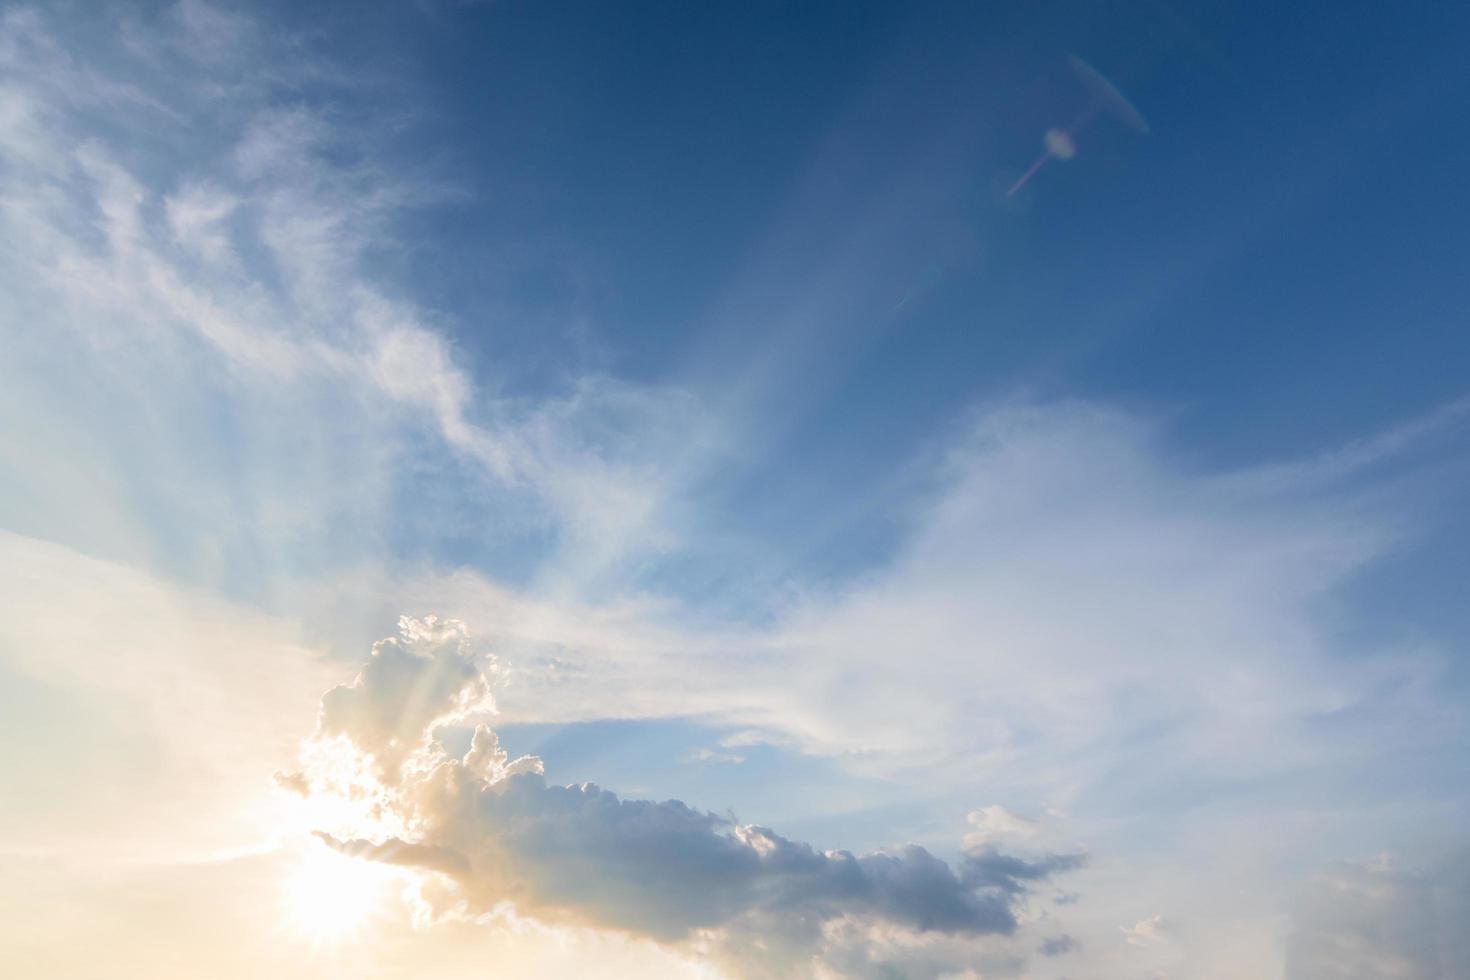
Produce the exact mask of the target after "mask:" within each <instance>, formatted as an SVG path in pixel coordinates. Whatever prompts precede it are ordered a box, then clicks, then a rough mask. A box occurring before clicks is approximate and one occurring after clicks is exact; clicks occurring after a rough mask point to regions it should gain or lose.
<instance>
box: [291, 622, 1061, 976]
mask: <svg viewBox="0 0 1470 980" xmlns="http://www.w3.org/2000/svg"><path fill="white" fill-rule="evenodd" d="M402 630H403V632H402V635H401V636H400V637H398V638H395V639H393V640H385V641H383V642H380V643H378V644H376V645H375V646H374V648H373V656H372V658H371V659H370V660H369V662H368V664H367V665H366V666H365V667H364V668H363V670H362V672H361V673H360V674H359V675H358V677H357V679H356V680H355V681H354V682H353V683H352V684H350V685H344V686H341V687H337V688H334V689H333V690H331V691H329V692H328V693H327V694H326V696H325V697H324V698H323V701H322V712H321V720H320V726H319V733H318V734H319V736H322V737H337V736H341V737H345V738H346V739H348V740H349V741H351V743H352V744H353V745H354V746H355V747H356V748H357V749H358V750H359V751H360V752H361V753H363V754H364V755H367V756H371V757H373V758H374V759H375V760H376V761H377V762H378V765H377V767H376V768H375V770H374V771H375V772H377V774H378V776H377V778H378V779H379V780H380V781H381V782H382V784H383V785H382V793H381V799H382V801H383V803H382V805H383V806H384V807H385V808H386V809H387V811H388V813H389V814H390V815H391V817H392V825H394V826H400V827H408V828H412V833H411V834H404V835H402V836H379V837H374V836H372V835H370V834H365V835H364V836H361V837H351V836H340V837H339V836H332V835H329V834H325V833H323V834H320V835H319V836H321V837H322V839H323V840H325V841H327V842H328V843H329V844H330V845H331V846H332V847H334V848H335V849H337V850H338V851H340V852H342V853H344V854H348V855H351V856H355V857H360V858H364V859H369V860H376V861H383V862H387V863H391V864H396V865H408V866H415V867H419V868H422V869H425V870H428V871H435V872H439V873H441V874H443V875H445V876H447V877H448V878H449V879H450V880H451V881H452V882H453V883H454V885H455V886H456V887H455V888H454V889H453V898H452V900H451V901H448V902H443V903H441V906H440V908H439V911H440V912H441V913H447V912H449V911H450V910H451V909H453V908H455V907H461V908H463V909H464V910H466V911H469V912H482V911H488V910H491V909H494V908H495V907H496V906H497V905H499V904H500V903H504V902H509V903H511V904H512V905H514V907H515V908H516V910H517V911H518V913H519V914H522V915H528V916H533V917H536V918H539V919H542V920H544V921H548V922H559V923H567V924H576V925H586V926H594V927H601V928H611V929H618V930H625V931H627V932H630V933H634V934H637V935H642V936H647V937H650V938H653V939H655V940H658V941H661V942H683V941H691V942H695V943H697V944H698V945H700V946H702V947H703V948H705V949H707V950H711V951H712V952H714V954H715V955H716V956H718V957H720V958H722V959H726V960H728V961H730V962H731V963H732V964H733V965H735V966H736V968H737V969H738V970H739V972H741V973H744V974H747V975H754V974H757V973H781V972H782V971H783V970H785V969H788V968H790V966H791V964H793V963H799V962H804V961H810V960H811V957H812V956H814V955H816V954H817V953H818V952H819V951H820V950H822V948H823V947H824V944H826V940H825V939H824V936H825V935H826V933H827V932H828V931H830V930H828V929H827V927H828V926H829V924H831V923H834V922H839V921H840V922H859V923H870V924H872V925H874V926H875V927H880V928H882V929H887V930H899V931H900V932H901V933H905V934H914V935H924V934H936V935H941V936H951V937H959V938H965V937H983V936H1008V935H1010V934H1012V933H1013V932H1015V931H1016V929H1017V925H1018V919H1017V910H1018V907H1019V905H1020V903H1022V902H1023V901H1024V900H1025V896H1026V894H1027V892H1028V889H1029V888H1030V887H1031V886H1033V885H1035V884H1038V883H1040V882H1043V881H1045V880H1047V879H1049V878H1050V877H1051V876H1053V875H1055V874H1059V873H1062V872H1065V871H1069V870H1071V869H1073V868H1076V867H1078V866H1079V865H1080V864H1081V861H1082V859H1081V857H1080V856H1078V855H1055V854H1053V855H1047V856H1045V857H1043V858H1040V859H1038V860H1026V859H1022V858H1018V857H1014V856H1011V855H1006V854H1002V853H1000V852H998V851H996V850H995V849H994V848H986V849H983V850H979V851H975V852H972V853H970V854H969V855H967V856H966V857H965V858H964V859H963V861H962V862H961V863H960V864H958V865H955V866H951V865H950V864H949V863H947V862H945V861H943V860H941V859H940V858H938V857H936V856H935V855H934V854H932V853H930V852H929V851H928V850H926V849H925V848H923V847H920V846H917V845H913V844H910V845H907V846H904V847H901V848H897V849H894V850H892V851H885V852H879V853H872V854H863V855H855V854H852V853H850V852H848V851H842V850H826V851H824V850H818V849H816V848H814V847H812V846H811V845H809V844H805V843H801V842H799V841H794V840H791V839H789V838H786V837H783V836H781V835H780V834H777V833H775V832H774V831H772V830H770V829H768V828H766V827H761V826H757V825H751V824H740V823H737V822H734V821H733V820H731V819H729V818H727V817H723V816H720V815H717V814H714V813H711V812H708V811H705V810H699V809H696V808H694V807H690V806H687V805H686V804H684V803H682V802H679V801H677V800H668V801H664V802H654V801H649V800H635V799H621V798H619V797H618V796H616V795H615V794H613V793H611V792H608V791H606V790H604V789H601V788H599V787H597V786H595V785H593V784H590V783H587V784H582V785H579V786H558V785H555V784H551V783H548V782H547V781H546V779H545V777H544V776H543V775H542V771H541V770H542V767H541V763H540V760H539V759H536V758H534V757H530V756H526V757H522V758H519V759H516V760H511V759H510V758H509V756H508V755H507V753H506V752H505V751H504V749H502V748H501V747H500V744H499V740H498V738H497V737H496V735H495V733H494V732H493V731H492V730H491V729H489V728H488V727H486V726H484V725H480V726H478V727H477V728H476V730H475V732H474V735H473V738H472V740H471V742H470V747H469V749H468V751H466V752H464V754H463V755H459V754H457V753H452V752H451V751H450V750H449V749H448V748H447V747H446V743H451V742H452V743H457V744H460V745H463V741H462V736H459V737H454V738H451V737H448V735H449V733H448V727H452V726H455V725H457V724H458V723H460V722H462V721H463V719H464V718H465V717H466V716H467V714H468V713H472V709H473V710H479V709H482V708H484V706H485V705H486V704H488V697H489V683H488V681H487V680H486V678H485V677H484V676H483V674H481V673H480V671H479V668H478V666H477V660H476V657H475V655H474V654H473V653H472V651H471V649H470V647H469V644H468V643H467V641H466V638H465V634H464V631H463V629H462V628H461V627H459V626H458V624H454V623H441V622H438V621H434V620H428V621H425V622H422V623H421V622H417V621H413V620H405V621H404V623H403V627H402ZM461 731H462V729H461ZM300 785H306V786H311V787H320V786H321V785H323V784H322V783H320V782H315V781H313V779H312V778H311V774H310V773H309V772H307V773H304V774H302V775H301V777H300V778H299V779H293V780H292V787H296V786H300ZM316 791H319V789H318V790H316ZM863 934H865V933H864V932H863V931H862V929H858V930H857V931H855V932H854V931H853V930H848V931H847V932H845V933H844V936H845V937H846V938H845V939H844V940H843V942H844V943H850V942H851V940H852V937H853V936H855V935H863ZM826 945H830V944H826ZM956 948H961V949H963V948H965V947H963V946H960V947H956ZM827 952H828V953H832V952H833V951H832V950H831V949H829V950H827ZM952 952H953V950H951V953H952ZM834 955H835V954H834ZM844 955H857V954H852V953H851V952H850V951H849V953H848V954H844ZM934 955H935V956H938V958H939V959H944V958H945V957H944V956H939V955H938V954H934ZM966 955H968V954H966ZM946 961H947V960H946Z"/></svg>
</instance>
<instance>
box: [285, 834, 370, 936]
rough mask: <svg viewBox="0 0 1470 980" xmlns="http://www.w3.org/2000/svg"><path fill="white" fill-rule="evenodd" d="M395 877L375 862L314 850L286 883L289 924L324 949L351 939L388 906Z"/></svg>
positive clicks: (306, 856) (309, 850) (329, 851)
mask: <svg viewBox="0 0 1470 980" xmlns="http://www.w3.org/2000/svg"><path fill="white" fill-rule="evenodd" d="M391 878H392V871H391V869H388V868H385V867H383V866H382V865H380V864H376V863H374V862H372V861H367V860H363V859H360V858H352V857H347V856H345V855H342V854H338V853H337V852H336V851H333V850H331V849H330V848H327V847H312V848H309V849H308V850H307V851H306V852H305V853H303V854H302V856H301V860H300V863H299V864H297V866H296V867H295V868H294V869H293V870H292V872H291V874H290V876H289V878H288V879H287V881H286V893H285V915H286V921H287V923H288V924H289V925H290V926H291V928H292V929H294V930H295V931H297V932H299V933H300V934H301V935H303V936H304V937H306V938H307V939H310V940H311V941H312V942H313V943H316V944H319V945H324V944H335V943H340V942H343V941H344V940H348V939H351V938H353V937H354V936H355V935H356V934H358V933H359V932H360V931H361V930H362V929H363V928H364V926H366V925H367V922H368V919H369V918H370V916H371V915H372V914H373V913H374V912H375V911H376V910H377V909H378V908H379V907H380V906H381V905H382V903H383V900H384V898H385V897H386V896H385V892H386V889H387V885H388V883H389V881H390V880H391Z"/></svg>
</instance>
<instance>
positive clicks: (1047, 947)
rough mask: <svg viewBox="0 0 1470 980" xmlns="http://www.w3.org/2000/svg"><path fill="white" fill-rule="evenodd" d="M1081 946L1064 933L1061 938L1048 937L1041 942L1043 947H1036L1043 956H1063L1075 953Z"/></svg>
mask: <svg viewBox="0 0 1470 980" xmlns="http://www.w3.org/2000/svg"><path fill="white" fill-rule="evenodd" d="M1079 946H1080V944H1079V943H1078V942H1077V940H1075V939H1073V938H1072V937H1071V936H1069V935H1067V934H1066V933H1062V934H1061V935H1060V936H1047V937H1046V938H1045V939H1043V940H1042V941H1041V945H1039V946H1037V947H1036V951H1037V952H1038V953H1040V954H1041V955H1042V956H1063V955H1065V954H1067V953H1071V952H1074V951H1075V950H1077V949H1078V947H1079Z"/></svg>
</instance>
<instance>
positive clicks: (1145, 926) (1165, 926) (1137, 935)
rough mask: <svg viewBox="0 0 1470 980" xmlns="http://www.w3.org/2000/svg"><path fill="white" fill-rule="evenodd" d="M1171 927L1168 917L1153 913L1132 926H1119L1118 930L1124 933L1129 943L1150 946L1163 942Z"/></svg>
mask: <svg viewBox="0 0 1470 980" xmlns="http://www.w3.org/2000/svg"><path fill="white" fill-rule="evenodd" d="M1170 928H1171V927H1170V924H1169V920H1168V919H1166V918H1164V917H1163V916H1162V915H1151V916H1149V917H1148V918H1147V919H1139V920H1138V921H1137V922H1135V923H1133V925H1131V926H1119V927H1118V930H1119V931H1120V932H1121V933H1123V938H1124V939H1125V940H1126V941H1127V942H1128V945H1130V946H1149V945H1152V944H1153V943H1161V942H1163V941H1164V940H1165V938H1167V936H1168V933H1169V930H1170Z"/></svg>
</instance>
